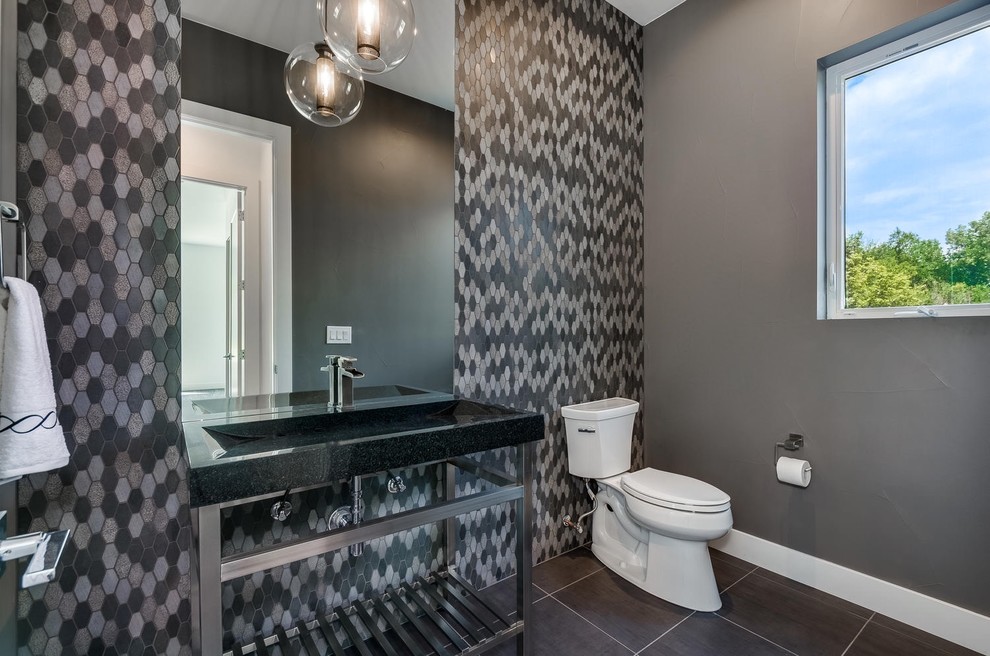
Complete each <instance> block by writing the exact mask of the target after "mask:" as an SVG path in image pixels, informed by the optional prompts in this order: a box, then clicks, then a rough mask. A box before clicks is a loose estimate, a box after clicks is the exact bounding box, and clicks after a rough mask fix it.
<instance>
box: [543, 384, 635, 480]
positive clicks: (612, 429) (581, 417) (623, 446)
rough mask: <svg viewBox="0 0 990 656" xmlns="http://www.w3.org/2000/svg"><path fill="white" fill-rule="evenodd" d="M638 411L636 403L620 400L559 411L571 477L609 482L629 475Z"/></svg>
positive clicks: (606, 400) (610, 400) (592, 403)
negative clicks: (622, 474) (564, 431)
mask: <svg viewBox="0 0 990 656" xmlns="http://www.w3.org/2000/svg"><path fill="white" fill-rule="evenodd" d="M638 411H639V403H638V402H636V401H630V400H629V399H620V398H614V399H602V400H601V401H592V402H590V403H579V404H578V405H566V406H564V407H562V408H561V409H560V414H561V415H563V417H564V427H565V429H566V430H567V468H568V470H569V471H570V472H571V475H572V476H580V477H581V478H608V477H609V476H615V475H616V474H621V473H622V472H626V471H629V468H630V466H631V464H632V434H633V422H635V420H636V413H637V412H638Z"/></svg>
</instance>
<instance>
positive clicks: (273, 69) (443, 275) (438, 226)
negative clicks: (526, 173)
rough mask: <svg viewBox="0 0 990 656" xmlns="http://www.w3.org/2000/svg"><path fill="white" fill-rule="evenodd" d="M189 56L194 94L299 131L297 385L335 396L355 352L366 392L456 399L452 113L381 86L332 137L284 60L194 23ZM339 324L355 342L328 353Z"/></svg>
mask: <svg viewBox="0 0 990 656" xmlns="http://www.w3.org/2000/svg"><path fill="white" fill-rule="evenodd" d="M182 47H183V53H182V63H183V74H184V76H185V77H184V80H183V89H182V96H183V98H185V99H188V100H195V101H197V102H201V103H205V104H207V105H213V106H215V107H222V108H224V109H228V110H231V111H235V112H240V113H242V114H250V115H252V116H256V117H259V118H263V119H266V120H269V121H275V122H277V123H282V124H285V125H289V126H290V127H291V128H292V253H293V262H292V280H293V294H292V295H293V299H292V302H293V337H292V346H293V378H294V380H293V387H294V389H296V390H308V389H321V388H323V387H325V386H326V384H327V383H326V374H323V373H321V372H320V367H321V366H323V365H324V364H326V360H325V358H324V356H326V355H327V354H329V353H343V354H345V355H353V356H356V357H357V358H358V368H359V369H361V370H362V371H364V372H365V373H366V374H367V377H366V378H364V379H363V380H362V381H359V383H358V384H362V383H363V384H365V385H385V384H404V385H413V386H418V387H426V388H429V389H437V390H446V391H449V390H451V389H452V386H453V374H452V371H453V330H454V327H453V326H454V324H453V312H454V272H453V257H452V255H451V248H452V244H453V239H454V115H453V112H450V111H447V110H445V109H441V108H439V107H435V106H433V105H430V104H427V103H424V102H422V101H419V100H415V99H413V98H410V97H409V96H404V95H402V94H398V93H395V92H394V91H389V90H387V89H384V88H382V87H379V86H376V85H374V84H370V83H369V84H366V85H365V89H366V93H365V105H364V108H363V109H362V110H361V113H360V114H359V115H358V117H357V118H356V119H355V120H354V121H353V122H351V123H349V124H348V125H346V126H343V127H341V128H336V129H329V128H320V127H317V126H315V125H313V124H312V123H310V122H309V121H307V120H306V119H304V118H303V117H302V116H300V115H299V114H298V113H297V112H296V111H295V110H294V109H293V108H292V105H291V104H290V103H289V100H288V98H287V97H286V95H285V90H284V87H283V86H282V67H283V66H284V64H285V58H286V56H287V55H286V54H285V53H283V52H279V51H278V50H273V49H271V48H267V47H265V46H262V45H259V44H256V43H252V42H250V41H247V40H244V39H241V38H238V37H236V36H233V35H230V34H226V33H224V32H219V31H217V30H213V29H211V28H209V27H205V26H203V25H200V24H198V23H193V22H190V21H183V35H182ZM453 83H454V81H453V80H451V84H453ZM327 325H346V326H353V328H354V343H353V344H351V345H349V346H328V345H327V344H326V326H327Z"/></svg>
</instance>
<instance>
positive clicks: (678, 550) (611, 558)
mask: <svg viewBox="0 0 990 656" xmlns="http://www.w3.org/2000/svg"><path fill="white" fill-rule="evenodd" d="M602 502H605V503H602ZM599 503H600V505H599V508H598V510H596V511H595V515H594V519H593V525H592V544H591V551H592V553H594V554H595V556H596V557H597V558H598V559H599V560H601V561H602V563H603V564H604V565H605V566H606V567H608V568H609V569H610V570H612V571H613V572H615V573H616V574H618V575H619V576H621V577H623V578H624V579H626V580H627V581H629V582H630V583H633V584H634V585H636V586H638V587H640V588H642V589H643V590H645V591H646V592H649V593H650V594H652V595H654V596H657V597H660V598H661V599H664V600H665V601H669V602H671V603H673V604H677V605H678V606H683V607H685V608H690V609H691V610H697V611H702V612H713V611H716V610H718V609H719V608H721V607H722V600H721V598H720V597H719V594H718V585H717V584H716V583H715V572H714V571H713V570H712V561H711V556H710V555H709V553H708V542H707V541H704V540H685V539H677V538H671V537H667V536H666V535H661V534H659V533H656V532H652V531H648V530H644V529H643V528H642V527H640V526H638V525H636V524H635V523H634V522H632V521H631V519H632V518H631V517H629V516H628V514H627V511H626V504H625V499H624V496H623V495H621V494H620V493H617V492H616V491H615V490H612V489H609V488H603V489H602V491H601V492H599ZM609 507H611V510H610V509H609Z"/></svg>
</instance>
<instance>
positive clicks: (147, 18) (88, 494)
mask: <svg viewBox="0 0 990 656" xmlns="http://www.w3.org/2000/svg"><path fill="white" fill-rule="evenodd" d="M18 33H19V34H18V44H17V51H18V62H17V87H18V89H17V109H18V116H17V199H18V203H19V204H20V206H21V210H22V212H23V213H24V216H25V218H26V222H27V230H28V236H29V240H30V245H29V249H28V263H29V269H30V275H29V280H30V281H31V282H32V283H33V284H34V285H35V286H36V287H37V288H38V290H39V292H40V293H41V298H42V303H43V305H44V312H45V326H46V329H47V331H48V335H49V348H50V350H51V355H52V363H53V367H54V369H55V381H56V387H57V396H58V400H59V406H60V409H59V418H60V420H61V422H62V425H63V427H64V428H65V429H66V434H67V435H68V436H69V446H70V451H71V453H72V459H71V462H70V464H69V465H68V466H67V467H65V468H64V469H62V470H60V471H58V472H55V473H52V474H47V475H46V474H39V475H34V476H30V477H27V478H25V479H24V480H22V481H21V482H20V483H19V484H18V502H19V518H18V524H19V526H18V529H19V530H20V531H23V532H26V531H38V530H52V529H70V530H71V531H72V539H71V547H70V548H69V549H68V550H67V552H66V554H65V555H64V556H63V562H64V563H65V566H64V568H63V569H62V571H61V572H60V574H59V577H58V579H57V580H56V581H55V582H53V583H51V584H49V585H47V586H39V587H35V588H31V589H30V590H24V591H21V592H19V593H18V599H17V618H18V640H19V643H20V648H19V649H20V653H23V654H47V653H61V654H101V653H155V654H180V653H190V651H191V650H190V637H191V635H190V634H191V624H190V603H189V585H190V581H189V545H190V524H189V506H188V494H187V491H186V488H185V482H184V481H185V471H184V465H183V460H182V458H181V456H180V453H179V403H178V394H179V371H178V364H179V351H178V349H179V330H178V321H179V309H178V305H177V298H178V294H179V260H178V247H179V235H178V223H179V213H178V202H179V162H178V158H179V114H178V107H179V95H180V94H179V38H180V36H179V1H178V0H129V1H120V2H104V0H72V1H67V2H53V1H51V0H48V1H44V0H20V1H19V4H18Z"/></svg>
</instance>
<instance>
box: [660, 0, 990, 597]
mask: <svg viewBox="0 0 990 656" xmlns="http://www.w3.org/2000/svg"><path fill="white" fill-rule="evenodd" d="M945 4H946V3H945V2H943V1H941V0H921V1H919V2H903V1H901V0H852V1H850V0H801V1H798V0H735V1H733V0H692V1H691V2H688V3H686V4H684V5H681V6H680V7H679V8H678V9H676V10H674V11H673V12H671V13H670V14H668V15H666V16H664V17H663V18H662V19H660V20H659V21H657V22H656V23H654V24H652V25H650V26H649V27H648V28H647V29H646V31H645V32H646V34H645V40H646V42H645V53H646V54H645V80H646V81H645V86H646V93H645V142H646V238H645V248H646V282H645V288H646V394H647V396H646V409H645V411H646V415H645V416H646V438H647V460H648V463H649V464H650V465H653V466H656V467H661V468H664V469H669V470H672V471H676V472H680V473H684V474H688V475H691V476H696V477H699V478H702V479H704V480H706V481H709V482H711V483H713V484H714V485H717V486H719V487H720V488H722V489H724V490H725V491H726V492H728V493H729V494H730V495H731V496H732V506H733V508H732V509H733V514H734V516H735V520H736V528H738V529H739V530H742V531H745V532H747V533H751V534H754V535H757V536H760V537H762V538H766V539H768V540H772V541H774V542H777V543H780V544H784V545H786V546H788V547H791V548H794V549H797V550H799V551H803V552H806V553H810V554H813V555H815V556H818V557H821V558H824V559H826V560H829V561H833V562H836V563H840V564H842V565H845V566H848V567H851V568H853V569H856V570H859V571H863V572H866V573H868V574H871V575H874V576H877V577H880V578H882V579H885V580H888V581H891V582H893V583H896V584H899V585H903V586H907V587H911V588H914V589H917V590H918V591H920V592H922V593H924V594H928V595H932V596H935V597H938V598H941V599H944V600H946V601H949V602H952V603H955V604H958V605H961V606H964V607H967V608H970V609H973V610H975V611H978V612H982V613H988V612H990V590H988V588H987V586H986V581H988V580H990V560H988V559H987V558H986V553H987V545H988V544H990V523H988V522H987V521H986V518H987V517H990V494H988V493H987V491H986V487H987V484H986V480H987V465H988V464H990V439H988V431H990V428H988V427H990V404H988V403H987V393H988V390H990V319H988V318H968V319H967V318H950V319H935V320H907V319H904V320H856V321H830V322H825V321H817V320H816V319H815V309H816V271H815V269H816V248H817V246H816V236H817V235H816V229H817V227H816V226H817V223H816V86H815V75H816V68H815V62H816V60H817V59H818V58H819V57H822V56H824V55H827V54H829V53H831V52H833V51H835V50H838V49H840V48H842V47H844V46H847V45H850V44H853V43H855V42H857V41H860V40H862V39H864V38H867V37H870V36H872V35H873V34H875V33H878V32H881V31H883V30H885V29H887V28H890V27H893V26H895V25H897V24H899V23H902V22H904V21H907V20H910V19H912V18H915V17H917V16H920V15H922V14H923V13H925V12H927V11H931V10H934V9H936V8H938V7H941V6H943V5H945ZM790 431H797V432H801V433H804V434H805V435H806V436H807V448H806V449H805V450H804V451H803V456H805V457H807V458H809V459H810V460H811V461H812V464H813V465H814V467H815V469H814V477H813V480H812V483H811V486H810V487H809V488H808V489H806V490H802V489H798V488H793V487H789V486H785V485H782V484H779V483H777V482H776V480H775V476H774V470H773V463H772V460H771V457H770V452H771V449H772V445H773V443H774V442H775V441H777V440H780V439H782V438H783V437H786V435H787V433H788V432H790Z"/></svg>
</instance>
